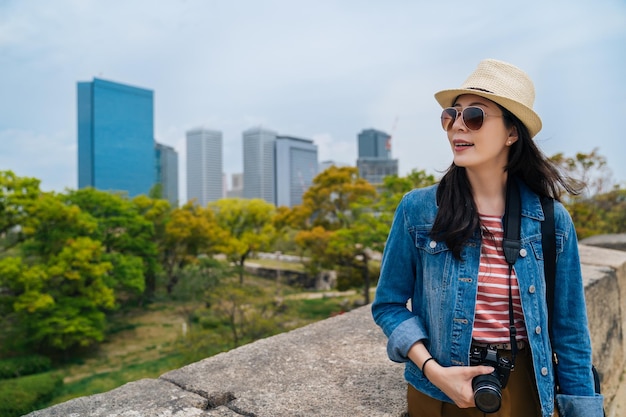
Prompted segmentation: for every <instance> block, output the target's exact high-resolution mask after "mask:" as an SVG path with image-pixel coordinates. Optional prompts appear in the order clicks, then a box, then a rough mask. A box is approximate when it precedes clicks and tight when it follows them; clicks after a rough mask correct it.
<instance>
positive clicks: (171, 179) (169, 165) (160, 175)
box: [154, 142, 178, 207]
mask: <svg viewBox="0 0 626 417" xmlns="http://www.w3.org/2000/svg"><path fill="white" fill-rule="evenodd" d="M154 145H155V152H156V160H157V182H159V183H160V184H161V194H162V197H163V198H164V199H166V200H167V201H169V202H170V204H171V205H172V207H178V152H176V150H174V148H172V147H171V146H167V145H163V144H160V143H156V142H155V144H154Z"/></svg>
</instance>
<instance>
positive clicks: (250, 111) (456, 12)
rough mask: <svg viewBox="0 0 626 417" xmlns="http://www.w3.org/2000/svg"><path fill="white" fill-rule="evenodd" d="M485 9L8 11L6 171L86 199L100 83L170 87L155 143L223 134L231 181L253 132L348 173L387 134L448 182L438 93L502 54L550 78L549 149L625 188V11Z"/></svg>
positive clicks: (568, 5)
mask: <svg viewBox="0 0 626 417" xmlns="http://www.w3.org/2000/svg"><path fill="white" fill-rule="evenodd" d="M483 6H484V7H480V8H476V7H473V6H472V5H471V4H469V3H459V4H458V5H456V6H455V7H453V8H451V10H447V13H446V14H445V16H443V15H442V14H441V10H442V6H441V5H440V4H436V3H428V2H426V3H424V2H406V1H401V0H390V1H389V2H385V3H384V4H383V3H367V2H365V3H363V2H357V1H354V0H347V1H345V2H343V1H342V2H332V1H325V0H322V1H318V2H305V3H298V4H294V3H293V2H288V1H284V0H268V1H267V2H262V4H261V3H258V2H254V1H246V0H242V1H241V2H236V3H233V2H228V1H224V0H216V1H213V2H204V1H198V0H187V1H185V2H148V1H143V0H133V1H130V2H123V3H117V2H98V1H85V2H80V3H76V2H75V1H72V0H55V2H52V3H42V4H39V3H36V2H21V1H15V0H5V1H3V2H0V52H1V53H0V68H1V70H0V71H1V73H2V77H0V91H2V94H0V143H2V145H3V146H2V151H1V152H0V169H10V170H12V171H14V172H15V173H16V174H17V175H19V176H30V177H36V178H39V179H41V180H42V185H41V186H42V189H43V190H54V191H59V192H61V191H63V189H64V188H65V187H70V188H74V187H75V186H76V180H75V179H76V177H77V170H78V166H77V163H76V159H77V158H76V155H77V152H78V150H77V127H76V121H75V114H76V103H75V85H76V82H77V81H78V80H86V79H92V78H93V77H98V78H103V79H107V80H112V81H115V82H122V83H127V84H130V85H136V86H141V87H145V88H149V89H151V90H153V91H155V94H156V96H155V126H154V138H155V140H156V141H157V142H159V143H163V144H165V145H168V146H172V147H174V148H175V149H176V150H177V151H178V152H179V153H180V154H181V155H184V154H185V152H186V149H185V132H186V131H187V130H189V129H190V128H193V127H197V126H205V127H207V128H212V129H219V130H221V131H222V132H223V139H224V149H223V151H224V171H225V173H226V175H227V177H228V178H230V175H231V174H232V173H236V172H242V170H243V168H242V164H243V161H241V154H242V143H241V132H242V131H244V130H246V129H248V128H250V127H251V126H268V127H271V128H273V129H277V130H278V131H280V132H285V133H288V134H293V135H295V136H298V137H305V138H310V139H312V140H313V141H314V143H315V144H316V145H317V146H318V152H319V160H320V161H325V160H328V159H333V160H335V161H337V162H338V163H346V162H347V163H350V165H354V161H355V159H356V158H355V157H356V154H357V152H356V149H357V148H356V146H357V143H356V140H355V135H356V134H357V133H358V132H359V131H360V130H361V129H363V128H368V127H374V128H376V129H380V130H383V131H386V132H388V133H389V134H390V135H391V136H392V141H393V150H394V154H395V155H396V156H395V157H399V174H400V175H405V174H407V173H408V172H410V171H411V170H412V169H424V170H426V171H427V172H429V173H433V174H435V175H437V174H439V173H441V172H442V171H443V170H445V169H446V168H447V166H448V165H449V163H450V161H451V151H450V149H449V146H448V145H447V143H446V138H445V133H444V132H443V131H442V130H441V126H440V123H439V115H440V112H441V109H440V108H439V106H438V105H437V103H436V101H435V100H434V98H433V94H434V93H435V92H436V91H438V90H441V89H445V88H454V87H458V86H459V85H460V84H461V83H462V82H463V81H464V79H465V77H466V76H467V74H469V73H470V72H471V71H473V69H474V68H475V67H476V65H477V64H478V62H479V61H480V60H481V59H484V58H497V59H502V60H505V61H509V62H511V63H513V64H515V65H517V66H519V67H520V68H522V69H523V70H525V71H526V72H528V73H529V75H530V76H531V78H532V79H533V81H534V82H535V87H536V93H537V94H536V97H537V98H536V102H535V109H536V110H537V112H538V113H539V115H540V116H541V118H542V120H543V122H544V128H543V130H542V131H541V132H540V133H539V135H538V136H537V139H536V141H537V143H538V145H539V146H540V148H541V149H542V150H543V151H544V153H546V154H547V155H553V154H555V153H557V152H562V153H564V154H565V155H570V156H573V155H575V154H576V153H577V152H590V151H592V150H593V149H594V148H596V147H597V148H598V151H599V153H600V154H601V155H604V156H606V158H607V163H608V166H609V167H610V168H611V170H612V171H613V173H614V177H615V179H616V180H620V181H625V180H626V164H624V163H623V158H624V157H623V155H626V141H623V140H622V139H621V138H620V137H619V135H616V134H615V133H614V132H613V130H614V128H612V127H611V126H610V124H608V123H605V122H603V121H602V118H601V117H600V112H602V111H603V110H604V109H603V107H604V106H605V105H610V104H612V103H621V101H622V99H623V98H624V97H626V80H624V79H623V76H622V72H623V68H624V67H626V49H625V48H624V47H623V45H624V44H626V3H624V2H623V1H618V0H606V1H602V2H595V3H593V4H590V3H588V2H583V1H562V0H557V1H554V2H544V1H541V0H531V1H529V2H525V3H524V4H523V5H520V4H515V3H502V2H499V1H491V0H487V1H486V2H484V3H483ZM511 16H515V19H511ZM259 22H263V30H257V28H258V24H259ZM383 27H384V30H383V29H381V30H372V28H383ZM465 39H466V40H469V42H467V43H465V44H464V43H463V42H461V40H465ZM94 45H98V47H97V48H96V47H94ZM183 159H184V158H181V164H180V173H181V175H180V178H179V184H180V191H181V196H180V197H181V200H184V199H185V197H186V196H185V194H186V189H185V175H186V174H185V173H186V167H185V164H186V162H185V161H184V160H183Z"/></svg>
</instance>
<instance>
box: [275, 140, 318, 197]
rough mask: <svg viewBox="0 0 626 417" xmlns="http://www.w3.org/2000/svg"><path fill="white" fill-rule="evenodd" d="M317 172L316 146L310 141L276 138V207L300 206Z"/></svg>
mask: <svg viewBox="0 0 626 417" xmlns="http://www.w3.org/2000/svg"><path fill="white" fill-rule="evenodd" d="M317 172H318V164H317V145H314V144H313V141H312V140H310V139H301V138H295V137H292V136H277V137H276V206H287V207H293V206H296V205H298V204H302V195H303V194H304V193H305V192H306V190H307V189H308V188H309V187H310V186H311V184H312V183H313V178H315V176H316V175H317Z"/></svg>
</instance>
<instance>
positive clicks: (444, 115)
mask: <svg viewBox="0 0 626 417" xmlns="http://www.w3.org/2000/svg"><path fill="white" fill-rule="evenodd" d="M459 115H461V120H462V121H463V124H464V125H465V127H467V128H468V129H469V130H478V129H480V128H481V127H483V122H484V121H485V117H487V116H494V117H502V115H500V116H496V115H490V114H485V111H484V110H483V109H481V108H480V107H474V106H470V107H466V108H464V109H463V110H461V111H459V110H457V109H456V108H454V107H448V108H445V109H443V111H442V112H441V127H443V130H445V131H446V132H447V131H448V130H450V129H452V125H453V124H454V122H455V121H456V119H457V118H458V117H459Z"/></svg>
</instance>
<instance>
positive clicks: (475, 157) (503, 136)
mask: <svg viewBox="0 0 626 417" xmlns="http://www.w3.org/2000/svg"><path fill="white" fill-rule="evenodd" d="M470 106H472V107H480V108H481V109H482V110H483V111H484V113H485V117H484V120H483V124H482V126H481V127H480V128H479V129H478V130H470V129H468V128H467V126H465V124H464V123H463V120H462V117H461V116H460V115H459V116H457V118H456V120H455V121H454V123H453V124H452V127H451V128H450V129H449V130H448V132H447V133H448V140H449V141H450V146H451V147H452V153H453V155H454V164H455V165H457V166H460V167H465V168H467V169H469V170H490V169H491V170H498V171H499V172H503V170H504V167H505V166H506V164H507V158H508V154H509V146H511V145H512V144H513V143H515V141H517V139H518V136H517V129H515V127H510V128H508V127H506V125H505V123H504V119H503V118H502V110H501V109H500V108H499V107H498V106H497V105H496V104H495V103H494V102H492V101H491V100H488V99H486V98H483V97H480V96H475V95H472V94H464V95H462V96H459V97H458V98H457V99H456V101H455V103H454V105H453V107H454V108H455V109H457V111H459V112H461V111H463V109H465V108H467V107H470Z"/></svg>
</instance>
